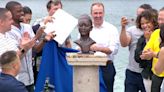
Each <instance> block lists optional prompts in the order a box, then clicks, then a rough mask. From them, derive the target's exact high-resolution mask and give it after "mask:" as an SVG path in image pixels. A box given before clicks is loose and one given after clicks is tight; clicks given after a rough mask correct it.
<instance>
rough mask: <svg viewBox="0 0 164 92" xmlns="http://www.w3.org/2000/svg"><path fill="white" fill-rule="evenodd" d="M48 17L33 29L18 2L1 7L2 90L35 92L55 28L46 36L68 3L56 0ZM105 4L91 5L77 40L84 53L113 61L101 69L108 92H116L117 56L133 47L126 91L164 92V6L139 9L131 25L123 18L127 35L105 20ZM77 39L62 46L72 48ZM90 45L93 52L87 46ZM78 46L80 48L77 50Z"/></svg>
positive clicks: (27, 13)
mask: <svg viewBox="0 0 164 92" xmlns="http://www.w3.org/2000/svg"><path fill="white" fill-rule="evenodd" d="M46 7H47V11H48V15H47V16H45V17H43V18H41V19H38V20H36V22H35V23H34V25H32V26H31V25H30V24H29V23H30V21H31V17H32V11H31V9H30V8H29V7H27V6H24V7H23V6H22V5H21V4H20V3H19V2H17V1H9V2H8V3H7V4H6V6H5V8H2V7H1V8H0V43H1V44H0V55H1V56H0V65H1V66H0V70H1V73H0V92H34V89H35V81H36V78H37V73H38V69H37V68H38V67H37V65H36V62H37V61H38V60H37V59H38V57H41V55H42V54H41V53H42V48H43V46H44V45H45V43H47V42H48V41H50V40H52V39H53V38H54V37H55V36H56V35H55V30H54V31H53V32H50V33H48V34H46V33H44V29H45V25H46V23H48V22H52V21H53V19H54V18H53V17H52V15H53V14H54V13H55V12H56V11H57V10H58V9H62V2H61V1H59V0H57V1H53V0H50V1H48V3H47V6H46ZM104 11H105V7H104V5H103V3H101V2H95V3H93V4H92V5H91V11H90V15H91V17H90V16H89V15H86V14H84V15H82V16H80V18H79V19H78V25H77V27H78V30H79V33H80V38H79V39H78V40H76V41H75V43H76V45H77V48H78V50H81V51H82V52H83V53H96V52H100V53H104V54H106V56H107V58H108V61H107V64H106V66H100V69H101V70H102V75H103V80H104V83H105V85H106V90H107V92H113V91H114V90H113V87H114V80H115V75H116V70H115V66H114V64H113V63H114V56H115V55H116V54H117V53H118V49H119V45H120V44H121V46H122V47H127V46H128V48H129V53H130V55H129V63H128V66H127V68H126V72H125V75H126V76H125V83H124V86H125V90H124V91H125V92H139V91H140V92H164V81H163V78H164V56H163V55H164V7H162V8H161V9H160V10H159V11H158V10H156V9H154V8H153V7H152V6H151V5H149V4H142V5H140V6H139V7H138V9H137V17H136V19H135V25H133V26H131V27H128V28H127V25H128V24H129V22H130V21H129V20H128V19H127V17H126V16H124V17H122V18H121V32H120V35H119V33H118V30H117V28H116V27H115V26H114V25H112V24H110V23H108V22H106V21H105V20H104V15H105V12H104ZM72 44H73V43H72V40H71V36H68V37H67V39H66V40H65V42H64V43H63V44H60V45H59V46H61V47H67V48H72ZM86 47H87V48H86ZM77 48H76V49H77Z"/></svg>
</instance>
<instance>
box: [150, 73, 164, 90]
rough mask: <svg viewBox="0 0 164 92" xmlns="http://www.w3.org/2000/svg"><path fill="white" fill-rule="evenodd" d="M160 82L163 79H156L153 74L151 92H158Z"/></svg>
mask: <svg viewBox="0 0 164 92" xmlns="http://www.w3.org/2000/svg"><path fill="white" fill-rule="evenodd" d="M162 81H163V77H158V76H156V75H154V74H153V76H152V85H151V92H160V87H161V84H162Z"/></svg>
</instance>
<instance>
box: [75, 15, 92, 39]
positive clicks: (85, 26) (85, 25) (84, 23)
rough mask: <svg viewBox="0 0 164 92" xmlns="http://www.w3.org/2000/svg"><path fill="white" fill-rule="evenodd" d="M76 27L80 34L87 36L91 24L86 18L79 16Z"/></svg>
mask: <svg viewBox="0 0 164 92" xmlns="http://www.w3.org/2000/svg"><path fill="white" fill-rule="evenodd" d="M78 29H79V33H80V35H81V36H86V35H88V36H89V32H90V31H91V30H92V24H91V23H90V21H89V19H87V18H80V19H79V22H78Z"/></svg>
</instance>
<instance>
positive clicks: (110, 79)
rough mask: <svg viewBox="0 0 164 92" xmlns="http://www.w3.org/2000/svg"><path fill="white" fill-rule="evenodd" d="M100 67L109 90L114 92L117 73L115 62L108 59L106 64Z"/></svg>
mask: <svg viewBox="0 0 164 92" xmlns="http://www.w3.org/2000/svg"><path fill="white" fill-rule="evenodd" d="M100 68H101V70H102V75H103V80H104V83H105V85H106V87H107V92H113V85H114V77H115V75H116V70H115V67H114V65H113V63H112V62H111V61H108V62H107V65H106V66H101V67H100Z"/></svg>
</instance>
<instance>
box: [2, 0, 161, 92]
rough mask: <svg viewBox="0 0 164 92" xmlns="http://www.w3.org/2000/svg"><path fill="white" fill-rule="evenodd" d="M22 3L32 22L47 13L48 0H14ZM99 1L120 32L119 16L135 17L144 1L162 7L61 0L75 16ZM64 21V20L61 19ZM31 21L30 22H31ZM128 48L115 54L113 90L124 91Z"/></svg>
mask: <svg viewBox="0 0 164 92" xmlns="http://www.w3.org/2000/svg"><path fill="white" fill-rule="evenodd" d="M8 1H10V0H0V7H4V6H5V4H6V3H7V2H8ZM16 1H19V2H20V3H21V4H22V5H26V6H29V7H30V8H31V9H32V11H33V18H32V23H33V21H34V20H36V19H37V18H40V17H43V16H45V15H47V11H46V3H47V1H48V0H16ZM95 1H100V2H102V3H104V6H105V20H106V21H108V22H110V23H112V24H114V25H115V26H116V27H117V28H118V31H119V32H120V19H121V16H127V18H135V17H136V9H137V7H138V6H140V5H141V4H144V3H148V4H150V5H152V7H154V8H155V9H157V10H159V9H160V8H162V7H164V0H62V2H63V6H64V7H63V9H64V10H65V11H67V12H68V13H70V14H72V15H73V16H75V17H78V16H80V15H81V14H84V13H86V14H90V6H91V4H92V3H93V2H95ZM63 22H64V21H63ZM32 23H31V24H32ZM77 33H78V32H77V29H75V30H74V31H73V32H72V34H71V36H72V39H73V40H75V39H76V38H77ZM128 55H129V53H128V49H127V48H122V47H120V49H119V52H118V54H117V55H116V56H115V61H114V64H115V67H116V71H117V73H116V77H115V85H114V92H124V79H125V69H126V66H127V63H128Z"/></svg>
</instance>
